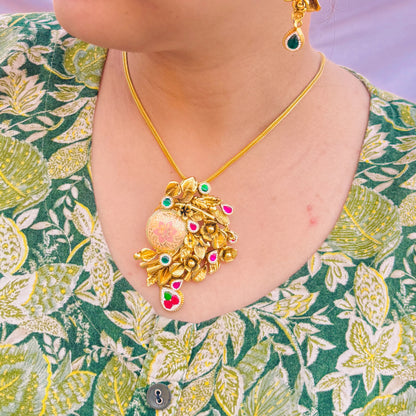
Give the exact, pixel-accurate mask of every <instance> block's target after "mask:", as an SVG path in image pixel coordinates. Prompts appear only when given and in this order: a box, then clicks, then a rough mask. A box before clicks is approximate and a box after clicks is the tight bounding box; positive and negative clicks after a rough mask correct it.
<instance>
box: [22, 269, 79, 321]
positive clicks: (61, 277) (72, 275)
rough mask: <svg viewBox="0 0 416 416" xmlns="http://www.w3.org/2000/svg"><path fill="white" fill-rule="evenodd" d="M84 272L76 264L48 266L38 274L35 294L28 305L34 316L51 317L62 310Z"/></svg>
mask: <svg viewBox="0 0 416 416" xmlns="http://www.w3.org/2000/svg"><path fill="white" fill-rule="evenodd" d="M81 272H82V268H81V267H80V266H77V265H75V264H46V265H45V266H42V267H41V268H40V269H39V270H38V271H37V272H36V284H35V287H34V289H33V294H32V296H31V298H30V300H29V302H27V303H26V305H25V306H26V309H27V311H28V312H29V313H30V314H31V315H32V316H41V315H50V314H51V313H52V312H55V311H56V310H58V309H59V308H61V307H62V306H63V305H64V304H65V303H66V302H67V300H68V299H69V297H70V296H71V295H72V292H73V290H74V287H75V285H76V283H77V281H78V278H79V276H80V274H81Z"/></svg>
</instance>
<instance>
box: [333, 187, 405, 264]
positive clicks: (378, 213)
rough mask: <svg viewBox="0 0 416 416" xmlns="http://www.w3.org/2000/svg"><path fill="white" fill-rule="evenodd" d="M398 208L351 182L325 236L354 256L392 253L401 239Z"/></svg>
mask: <svg viewBox="0 0 416 416" xmlns="http://www.w3.org/2000/svg"><path fill="white" fill-rule="evenodd" d="M401 233H402V228H401V225H400V219H399V211H398V208H397V207H396V206H395V205H394V204H393V202H391V201H390V200H389V199H387V198H385V197H384V196H382V195H380V194H379V193H378V192H376V191H374V190H372V189H368V188H366V187H364V186H359V185H353V186H352V187H351V191H350V194H349V196H348V199H347V201H346V203H345V205H344V209H343V212H342V214H341V216H340V218H339V220H338V222H337V224H336V225H335V228H334V229H333V231H332V233H331V234H330V235H329V237H328V240H329V243H330V244H331V245H333V246H334V247H337V248H339V249H340V250H342V251H343V252H344V253H346V254H347V255H349V256H351V257H353V258H355V259H367V258H370V257H373V256H376V263H378V262H380V261H381V260H383V258H384V257H386V256H388V255H389V254H391V253H392V252H393V251H394V250H395V249H396V247H397V246H398V244H399V243H400V241H401Z"/></svg>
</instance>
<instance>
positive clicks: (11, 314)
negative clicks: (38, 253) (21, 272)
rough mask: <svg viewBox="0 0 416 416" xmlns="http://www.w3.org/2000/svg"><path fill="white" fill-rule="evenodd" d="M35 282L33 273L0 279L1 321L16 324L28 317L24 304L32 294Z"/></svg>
mask: <svg viewBox="0 0 416 416" xmlns="http://www.w3.org/2000/svg"><path fill="white" fill-rule="evenodd" d="M33 284H34V275H33V274H29V275H25V276H18V277H17V276H4V277H2V278H1V279H0V322H7V323H9V324H15V325H16V324H20V323H21V322H22V321H23V320H25V319H27V315H28V314H27V312H26V310H25V308H24V306H23V305H24V304H25V302H27V300H28V299H29V297H30V295H31V291H32V288H33Z"/></svg>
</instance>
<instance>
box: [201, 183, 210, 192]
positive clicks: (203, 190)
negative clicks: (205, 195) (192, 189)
mask: <svg viewBox="0 0 416 416" xmlns="http://www.w3.org/2000/svg"><path fill="white" fill-rule="evenodd" d="M201 191H202V192H208V191H209V186H208V184H207V183H203V184H202V185H201Z"/></svg>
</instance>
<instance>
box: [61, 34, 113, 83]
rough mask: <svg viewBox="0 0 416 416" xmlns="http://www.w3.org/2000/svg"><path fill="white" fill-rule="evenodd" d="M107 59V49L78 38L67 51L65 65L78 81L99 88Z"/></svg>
mask: <svg viewBox="0 0 416 416" xmlns="http://www.w3.org/2000/svg"><path fill="white" fill-rule="evenodd" d="M105 59H106V50H105V49H103V48H99V47H97V46H93V45H90V44H88V43H86V42H83V41H80V40H77V41H76V42H75V43H74V45H73V46H72V47H70V48H68V49H67V50H66V51H65V57H64V66H65V69H66V71H67V72H68V73H69V74H71V75H74V76H75V78H76V80H77V81H78V82H80V83H83V84H85V85H86V86H87V87H88V88H93V89H98V86H99V83H100V79H101V71H102V67H103V65H104V62H105Z"/></svg>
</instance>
